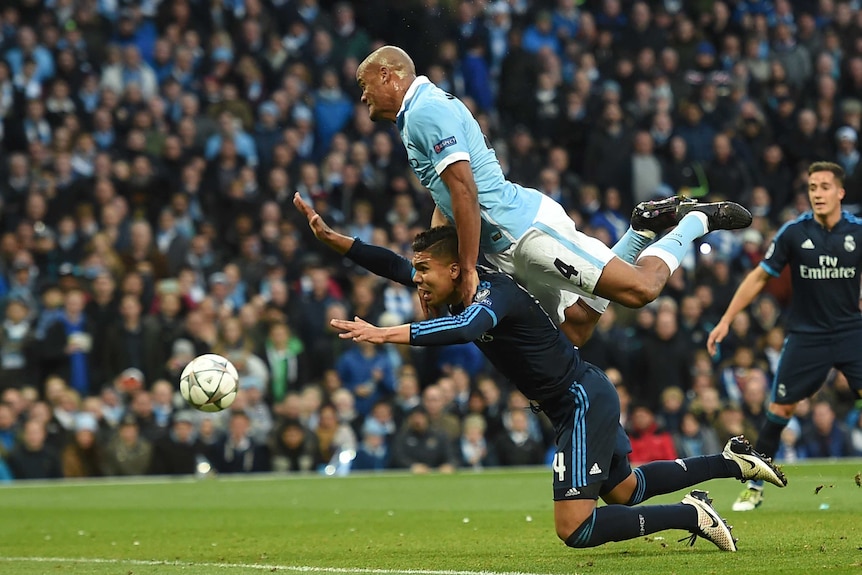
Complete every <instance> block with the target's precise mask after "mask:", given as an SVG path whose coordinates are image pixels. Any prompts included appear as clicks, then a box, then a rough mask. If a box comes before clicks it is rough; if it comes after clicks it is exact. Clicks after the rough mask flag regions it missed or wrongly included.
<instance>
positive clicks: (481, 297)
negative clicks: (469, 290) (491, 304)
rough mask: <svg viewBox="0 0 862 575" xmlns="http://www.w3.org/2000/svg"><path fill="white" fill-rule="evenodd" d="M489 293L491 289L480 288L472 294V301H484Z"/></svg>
mask: <svg viewBox="0 0 862 575" xmlns="http://www.w3.org/2000/svg"><path fill="white" fill-rule="evenodd" d="M489 295H491V290H489V289H480V290H479V291H477V292H476V295H475V296H473V301H475V302H480V301H485V300H486V299H487V298H488V296H489Z"/></svg>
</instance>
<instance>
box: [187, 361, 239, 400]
mask: <svg viewBox="0 0 862 575" xmlns="http://www.w3.org/2000/svg"><path fill="white" fill-rule="evenodd" d="M238 388H239V374H238V373H237V371H236V367H234V365H233V364H232V363H231V362H230V360H228V359H227V358H225V357H222V356H220V355H216V354H214V353H207V354H204V355H199V356H198V357H196V358H194V359H193V360H191V361H190V362H189V364H188V365H187V366H186V367H185V369H184V370H183V373H182V375H180V394H182V396H183V399H185V400H186V401H187V402H188V403H189V405H191V406H192V407H194V408H195V409H199V410H201V411H206V412H210V413H211V412H215V411H221V410H223V409H227V408H228V407H230V405H231V404H232V403H233V400H234V399H236V391H237V389H238Z"/></svg>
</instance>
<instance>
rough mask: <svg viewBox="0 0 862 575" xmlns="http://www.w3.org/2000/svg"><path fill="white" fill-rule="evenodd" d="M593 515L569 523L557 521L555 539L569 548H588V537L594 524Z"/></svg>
mask: <svg viewBox="0 0 862 575" xmlns="http://www.w3.org/2000/svg"><path fill="white" fill-rule="evenodd" d="M595 520H596V516H595V513H593V514H590V515H589V516H587V517H586V518H585V519H573V520H570V521H563V522H560V521H557V537H559V538H560V539H561V540H562V541H563V542H565V544H566V545H567V546H569V547H574V548H583V547H590V544H589V542H590V536H591V535H592V531H593V524H594V523H595Z"/></svg>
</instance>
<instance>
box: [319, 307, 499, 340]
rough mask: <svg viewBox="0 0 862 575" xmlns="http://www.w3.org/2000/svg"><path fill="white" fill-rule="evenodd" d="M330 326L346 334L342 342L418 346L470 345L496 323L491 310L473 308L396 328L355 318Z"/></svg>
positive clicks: (341, 334)
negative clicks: (347, 340) (348, 340)
mask: <svg viewBox="0 0 862 575" xmlns="http://www.w3.org/2000/svg"><path fill="white" fill-rule="evenodd" d="M329 324H330V325H331V326H332V327H334V328H335V329H337V330H340V331H341V332H342V333H340V334H338V337H340V338H341V339H352V340H353V341H367V342H370V343H375V344H381V343H400V344H409V345H414V346H436V345H452V344H457V343H469V342H471V341H474V340H476V339H478V338H479V336H481V335H482V334H483V333H485V332H486V331H488V330H489V329H491V328H493V327H494V325H495V324H496V321H495V319H494V317H493V316H492V315H491V314H490V313H489V312H488V310H487V308H485V307H484V306H481V305H471V306H469V307H467V308H466V309H465V310H464V311H462V312H461V313H459V314H458V315H456V316H453V317H445V318H435V319H427V320H424V321H419V322H413V323H405V324H402V325H397V326H394V327H377V326H375V325H373V324H370V323H368V322H367V321H365V320H363V319H361V318H359V317H355V318H353V321H350V320H344V319H333V320H331V321H330V322H329Z"/></svg>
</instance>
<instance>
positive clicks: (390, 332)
mask: <svg viewBox="0 0 862 575" xmlns="http://www.w3.org/2000/svg"><path fill="white" fill-rule="evenodd" d="M329 323H330V325H331V326H332V327H334V328H335V329H338V330H341V333H340V334H338V337H340V338H341V339H352V340H353V341H367V342H368V343H375V344H381V343H400V344H405V345H406V344H409V343H410V324H409V323H405V324H402V325H396V326H393V327H377V326H376V325H374V324H372V323H368V322H367V321H365V320H364V319H362V318H360V317H359V316H356V317H354V318H353V321H351V320H348V319H333V320H331V321H330V322H329Z"/></svg>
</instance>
